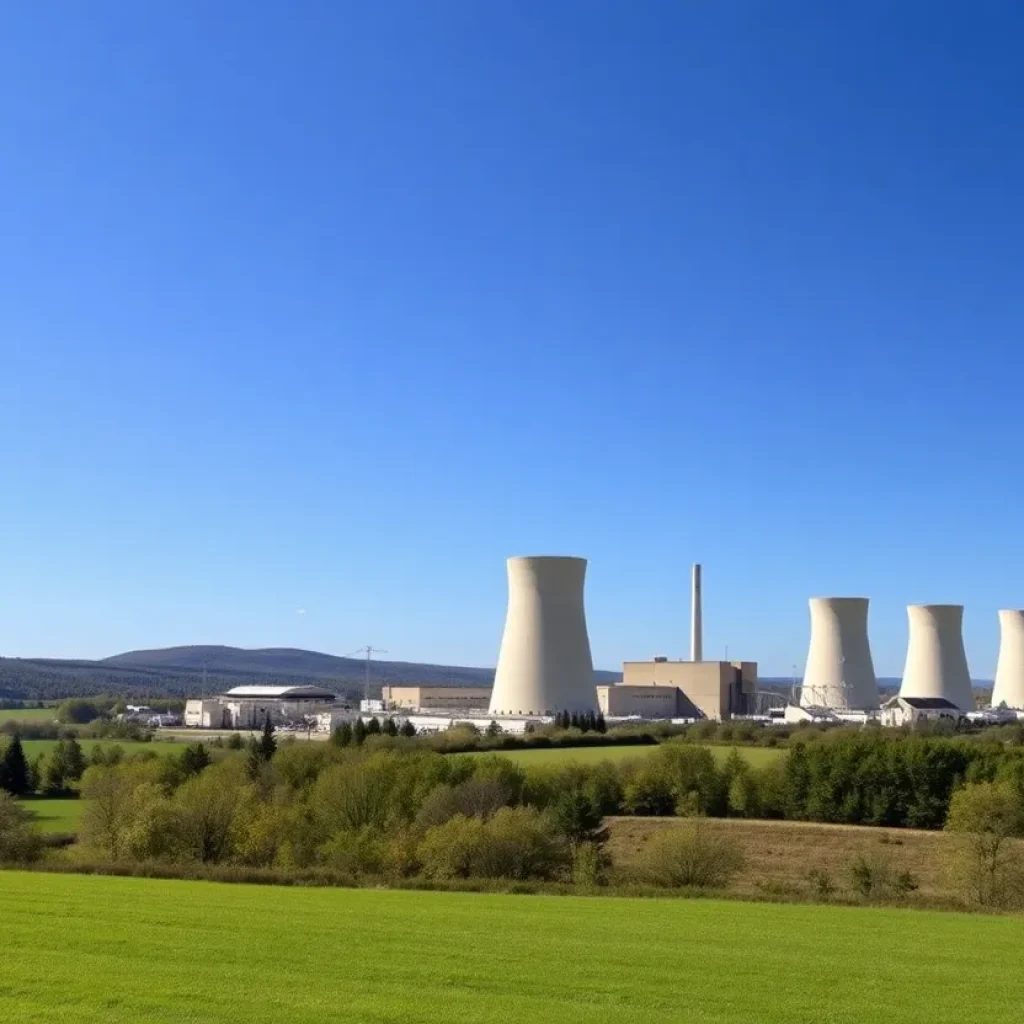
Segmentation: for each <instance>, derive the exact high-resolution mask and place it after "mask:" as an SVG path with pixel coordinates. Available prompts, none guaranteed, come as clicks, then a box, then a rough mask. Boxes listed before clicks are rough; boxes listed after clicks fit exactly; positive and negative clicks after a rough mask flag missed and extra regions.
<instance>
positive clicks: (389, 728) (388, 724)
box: [383, 716, 398, 736]
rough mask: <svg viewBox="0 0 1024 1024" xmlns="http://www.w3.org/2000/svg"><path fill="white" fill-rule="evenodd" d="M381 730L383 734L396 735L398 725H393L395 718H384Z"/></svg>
mask: <svg viewBox="0 0 1024 1024" xmlns="http://www.w3.org/2000/svg"><path fill="white" fill-rule="evenodd" d="M383 732H384V735H385V736H397V735H398V726H397V725H395V720H394V719H393V718H391V717H390V716H388V717H387V718H386V719H384V728H383Z"/></svg>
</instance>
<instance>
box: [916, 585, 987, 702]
mask: <svg viewBox="0 0 1024 1024" xmlns="http://www.w3.org/2000/svg"><path fill="white" fill-rule="evenodd" d="M907 617H908V619H909V620H910V640H909V642H908V643H907V663H906V665H905V666H904V667H903V683H902V685H901V686H900V696H901V697H945V698H946V700H949V701H952V702H953V703H954V704H955V705H956V706H957V707H958V708H960V710H961V711H973V710H974V691H973V690H972V689H971V673H970V671H969V670H968V668H967V654H966V653H965V651H964V638H963V621H964V608H963V605H960V604H912V605H910V606H908V608H907Z"/></svg>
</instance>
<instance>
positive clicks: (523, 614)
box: [490, 555, 598, 715]
mask: <svg viewBox="0 0 1024 1024" xmlns="http://www.w3.org/2000/svg"><path fill="white" fill-rule="evenodd" d="M586 571H587V560H586V559H585V558H562V557H556V556H549V555H545V556H535V557H533V556H531V557H528V558H510V559H509V560H508V613H507V615H506V617H505V632H504V634H503V635H502V638H501V653H500V654H499V655H498V669H497V672H496V673H495V676H494V690H493V691H492V692H491V706H490V713H491V714H492V715H543V714H548V715H551V714H554V713H555V712H557V711H593V712H595V713H596V712H597V710H598V707H597V690H596V689H595V685H594V663H593V661H591V657H590V640H589V638H588V637H587V620H586V616H585V614H584V611H583V578H584V576H585V575H586Z"/></svg>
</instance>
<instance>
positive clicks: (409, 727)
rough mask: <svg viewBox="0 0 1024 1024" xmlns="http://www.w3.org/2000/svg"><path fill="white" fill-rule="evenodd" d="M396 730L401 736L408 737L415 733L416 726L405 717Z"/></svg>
mask: <svg viewBox="0 0 1024 1024" xmlns="http://www.w3.org/2000/svg"><path fill="white" fill-rule="evenodd" d="M398 731H399V733H401V735H402V736H405V737H407V738H409V737H412V736H415V735H416V726H415V725H413V724H412V722H410V721H409V719H408V718H407V719H406V720H405V721H404V722H403V723H402V728H401V729H399V730H398Z"/></svg>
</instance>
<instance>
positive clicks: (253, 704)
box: [185, 686, 337, 729]
mask: <svg viewBox="0 0 1024 1024" xmlns="http://www.w3.org/2000/svg"><path fill="white" fill-rule="evenodd" d="M336 699H337V698H336V696H335V694H334V693H332V692H331V691H330V690H325V689H323V687H320V686H235V687H232V688H231V689H230V690H228V692H227V693H223V694H219V695H218V696H214V697H200V698H198V699H195V700H189V701H186V703H185V725H187V726H192V727H194V728H198V729H258V728H260V727H261V726H262V725H263V723H264V722H265V721H266V719H267V718H268V717H269V718H270V720H271V722H273V723H274V724H275V725H283V724H285V723H288V722H298V721H301V720H303V719H304V718H307V717H312V716H315V715H317V714H319V713H320V712H323V711H329V710H330V708H331V706H332V705H333V704H334V702H335V700H336Z"/></svg>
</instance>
